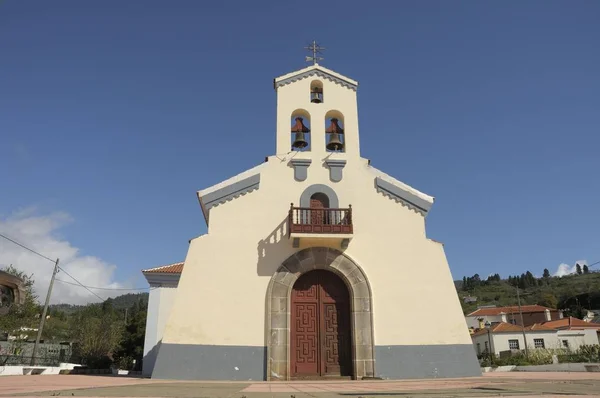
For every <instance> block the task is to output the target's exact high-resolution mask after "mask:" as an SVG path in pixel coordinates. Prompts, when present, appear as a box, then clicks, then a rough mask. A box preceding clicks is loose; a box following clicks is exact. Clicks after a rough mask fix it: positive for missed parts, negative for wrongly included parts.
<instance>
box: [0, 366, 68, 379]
mask: <svg viewBox="0 0 600 398" xmlns="http://www.w3.org/2000/svg"><path fill="white" fill-rule="evenodd" d="M76 366H79V365H77V364H73V363H61V364H60V365H59V366H28V365H9V366H0V376H22V375H31V374H38V375H57V374H63V372H70V371H71V369H73V368H74V367H76Z"/></svg>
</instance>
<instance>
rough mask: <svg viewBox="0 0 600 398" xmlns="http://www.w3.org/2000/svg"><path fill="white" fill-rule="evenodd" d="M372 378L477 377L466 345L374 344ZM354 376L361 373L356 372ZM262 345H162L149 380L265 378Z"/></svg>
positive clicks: (474, 360) (470, 349)
mask: <svg viewBox="0 0 600 398" xmlns="http://www.w3.org/2000/svg"><path fill="white" fill-rule="evenodd" d="M374 365H375V376H377V377H381V378H383V379H426V378H427V379H430V378H445V377H471V376H481V368H480V367H479V362H478V361H477V356H476V355H475V349H474V348H473V346H472V345H471V344H454V345H417V346H415V345H394V346H375V363H374ZM359 373H363V371H361V370H359ZM265 377H266V347H249V346H214V345H191V344H165V343H162V344H160V346H159V349H158V356H157V358H156V364H155V365H154V370H153V372H152V378H153V379H174V380H239V381H242V380H254V381H259V380H265Z"/></svg>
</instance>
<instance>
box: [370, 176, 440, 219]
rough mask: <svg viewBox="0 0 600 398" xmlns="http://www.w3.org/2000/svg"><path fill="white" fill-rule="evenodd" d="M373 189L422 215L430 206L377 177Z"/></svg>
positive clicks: (426, 202) (430, 204)
mask: <svg viewBox="0 0 600 398" xmlns="http://www.w3.org/2000/svg"><path fill="white" fill-rule="evenodd" d="M375 189H377V192H380V193H382V194H384V195H385V196H388V197H389V198H391V199H394V200H395V201H396V202H401V203H402V204H404V205H405V206H407V207H408V208H409V209H411V210H414V211H416V212H417V213H421V214H422V215H423V216H425V215H427V212H429V209H431V206H432V203H430V202H428V201H426V200H424V199H421V198H420V197H418V196H417V195H415V194H413V193H411V192H409V191H407V190H405V189H403V188H401V187H399V186H396V185H394V184H392V183H389V182H387V181H385V180H383V179H381V178H379V177H375Z"/></svg>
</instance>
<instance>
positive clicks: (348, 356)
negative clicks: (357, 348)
mask: <svg viewBox="0 0 600 398" xmlns="http://www.w3.org/2000/svg"><path fill="white" fill-rule="evenodd" d="M350 317H351V312H350V294H349V292H348V288H347V287H346V284H345V283H344V281H342V280H341V279H340V278H339V277H338V276H337V275H335V274H334V273H332V272H329V271H325V270H314V271H309V272H307V273H305V274H303V275H301V276H300V277H299V278H298V280H297V281H296V283H294V287H293V289H292V297H291V330H290V334H291V336H290V337H291V344H290V359H291V361H290V373H291V374H290V376H291V377H294V378H302V377H307V378H311V377H327V376H352V351H351V332H350V330H351V326H350V322H351V319H350Z"/></svg>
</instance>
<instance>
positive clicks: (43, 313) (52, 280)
mask: <svg viewBox="0 0 600 398" xmlns="http://www.w3.org/2000/svg"><path fill="white" fill-rule="evenodd" d="M58 260H59V259H58V258H57V259H56V262H55V263H54V271H52V278H51V279H50V286H48V294H46V302H45V303H44V310H43V311H42V317H41V319H40V326H39V327H38V333H37V338H36V339H35V345H34V346H33V353H32V354H31V363H30V364H31V366H35V354H37V349H38V345H39V344H40V339H41V338H42V330H44V323H45V322H46V313H47V312H48V305H49V304H50V296H51V295H52V286H54V278H56V274H57V273H58Z"/></svg>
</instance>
